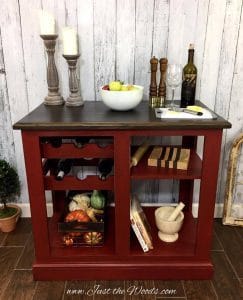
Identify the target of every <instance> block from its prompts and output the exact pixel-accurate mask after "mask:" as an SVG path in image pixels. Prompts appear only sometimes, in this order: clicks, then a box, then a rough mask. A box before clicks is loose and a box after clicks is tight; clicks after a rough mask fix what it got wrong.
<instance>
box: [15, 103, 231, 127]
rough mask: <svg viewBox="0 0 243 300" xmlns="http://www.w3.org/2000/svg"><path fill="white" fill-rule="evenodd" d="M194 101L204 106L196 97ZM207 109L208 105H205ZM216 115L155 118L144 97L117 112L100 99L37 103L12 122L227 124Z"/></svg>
mask: <svg viewBox="0 0 243 300" xmlns="http://www.w3.org/2000/svg"><path fill="white" fill-rule="evenodd" d="M196 105H200V106H203V107H205V108H207V107H206V106H205V105H204V104H203V103H201V102H199V101H197V103H196ZM207 109H208V108H207ZM216 116H217V118H216V119H198V120H196V119H158V118H156V117H155V113H154V110H153V109H151V108H149V105H148V102H147V101H142V102H141V103H140V105H138V106H137V107H136V108H135V109H133V110H130V111H126V112H119V111H113V110H110V109H109V108H107V107H106V106H105V105H104V104H103V102H102V101H86V102H85V103H84V106H82V107H67V106H46V105H44V104H41V105H40V106H38V107H37V108H36V109H35V110H33V111H32V112H30V113H29V114H28V115H27V116H25V117H24V118H23V119H21V120H20V121H18V122H17V123H15V124H14V126H13V128H14V129H21V130H65V129H67V130H78V129H89V130H91V129H94V130H104V129H106V130H112V129H118V130H126V129H137V130H139V129H141V130H142V129H145V128H147V129H171V130H172V129H201V128H203V129H216V128H218V129H219V128H230V127H231V124H230V123H229V122H228V121H226V120H225V119H223V118H222V117H220V116H218V115H216Z"/></svg>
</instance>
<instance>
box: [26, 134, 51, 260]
mask: <svg viewBox="0 0 243 300" xmlns="http://www.w3.org/2000/svg"><path fill="white" fill-rule="evenodd" d="M22 138H23V147H24V156H25V166H26V175H27V180H28V188H29V198H30V204H31V205H30V207H31V219H32V227H33V233H34V234H33V236H34V244H35V255H36V260H37V261H38V260H42V259H45V258H47V257H48V256H49V253H50V248H49V240H48V237H49V234H48V224H47V211H46V198H45V191H44V182H43V173H42V162H41V153H40V146H39V136H38V135H37V134H36V133H35V132H22Z"/></svg>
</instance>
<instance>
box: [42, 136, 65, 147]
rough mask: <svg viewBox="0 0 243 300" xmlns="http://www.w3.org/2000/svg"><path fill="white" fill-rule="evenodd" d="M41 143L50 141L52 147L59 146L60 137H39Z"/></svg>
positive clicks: (60, 142)
mask: <svg viewBox="0 0 243 300" xmlns="http://www.w3.org/2000/svg"><path fill="white" fill-rule="evenodd" d="M41 143H43V144H48V143H50V144H51V145H52V147H54V148H59V147H61V145H62V138H61V137H43V138H41Z"/></svg>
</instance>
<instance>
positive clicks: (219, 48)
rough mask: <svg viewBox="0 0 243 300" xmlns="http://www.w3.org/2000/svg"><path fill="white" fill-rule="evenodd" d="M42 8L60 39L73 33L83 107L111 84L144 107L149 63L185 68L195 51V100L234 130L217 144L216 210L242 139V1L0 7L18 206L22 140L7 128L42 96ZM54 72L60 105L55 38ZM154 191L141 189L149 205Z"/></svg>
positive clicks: (13, 0) (0, 132)
mask: <svg viewBox="0 0 243 300" xmlns="http://www.w3.org/2000/svg"><path fill="white" fill-rule="evenodd" d="M40 8H42V9H45V10H48V11H49V12H51V13H53V14H54V16H55V18H56V21H57V25H58V32H59V33H61V28H62V27H63V26H65V25H70V26H74V27H76V28H77V30H78V33H79V45H80V51H81V58H80V82H81V92H82V96H83V98H84V100H86V101H88V100H94V99H95V100H99V99H100V96H99V87H100V86H101V85H103V84H105V83H108V82H109V81H110V80H112V79H114V78H119V79H123V80H125V81H126V82H129V83H137V84H141V85H144V86H145V95H144V97H145V99H147V98H148V86H149V78H150V74H149V60H150V58H151V56H153V55H155V56H156V57H158V58H160V57H167V58H168V60H169V62H173V61H174V62H178V63H181V64H182V65H184V64H185V63H186V60H187V48H188V45H189V43H194V44H195V64H196V65H197V68H198V82H197V98H198V99H200V100H201V101H203V102H204V103H205V104H207V105H208V106H209V107H210V108H212V109H214V110H215V111H216V112H217V113H219V114H221V115H222V116H223V117H225V118H226V119H228V120H229V121H230V122H231V123H232V124H233V127H232V129H230V130H227V131H225V132H224V138H223V146H222V160H221V161H222V163H221V169H220V176H219V191H218V201H219V202H222V201H223V196H224V187H225V173H226V168H227V159H228V153H229V148H230V145H231V143H232V140H233V139H234V138H235V137H236V136H237V135H238V134H239V133H240V132H242V131H243V100H242V95H243V17H242V0H203V1H202V0H153V1H152V0H53V1H50V0H28V1H26V0H2V1H1V10H0V84H1V85H0V157H1V158H6V159H8V160H9V161H10V162H11V163H13V164H14V165H16V166H17V168H18V171H19V174H20V175H21V182H22V197H21V199H20V200H19V201H20V202H27V201H28V196H27V186H26V179H25V172H24V160H23V152H22V145H21V137H20V133H19V132H18V131H14V132H13V131H12V124H13V123H15V122H16V121H18V120H19V119H20V118H22V117H23V116H24V115H25V114H27V113H28V112H29V111H31V110H33V109H34V108H35V107H36V106H37V105H39V104H40V103H41V102H42V101H43V98H44V97H45V96H46V93H47V85H46V57H45V52H44V47H43V42H42V40H41V39H40V37H39V23H38V17H37V9H40ZM56 64H57V68H58V71H59V77H60V89H61V92H62V94H63V95H64V97H66V96H67V95H68V73H67V65H66V62H65V61H64V59H63V57H62V40H61V38H59V40H58V44H57V47H56ZM179 95H180V91H179V90H178V91H177V98H179ZM212 151H213V149H212ZM242 167H243V166H242ZM158 188H159V183H158V182H155V183H153V184H151V188H149V187H148V186H147V187H146V190H149V191H150V193H151V195H152V196H151V197H150V198H149V199H150V200H155V201H156V199H158V195H157V190H158ZM153 189H154V191H153ZM156 195H157V196H156ZM241 200H242V202H243V199H241Z"/></svg>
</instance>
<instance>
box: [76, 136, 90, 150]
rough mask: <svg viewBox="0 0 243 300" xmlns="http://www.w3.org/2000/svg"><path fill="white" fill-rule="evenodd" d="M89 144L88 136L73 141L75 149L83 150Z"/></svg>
mask: <svg viewBox="0 0 243 300" xmlns="http://www.w3.org/2000/svg"><path fill="white" fill-rule="evenodd" d="M89 142H90V138H89V137H88V136H79V137H75V138H74V139H73V144H74V146H75V147H77V148H83V147H84V146H85V145H86V144H88V143H89Z"/></svg>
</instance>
